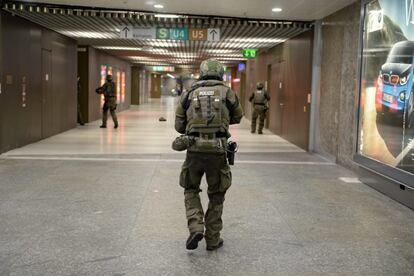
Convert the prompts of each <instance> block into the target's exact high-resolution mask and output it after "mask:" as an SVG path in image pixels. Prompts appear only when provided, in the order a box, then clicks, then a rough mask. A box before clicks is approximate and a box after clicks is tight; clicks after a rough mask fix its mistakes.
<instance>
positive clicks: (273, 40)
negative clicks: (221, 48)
mask: <svg viewBox="0 0 414 276" xmlns="http://www.w3.org/2000/svg"><path fill="white" fill-rule="evenodd" d="M285 40H286V39H281V38H265V37H247V38H243V37H238V38H229V39H228V40H227V41H229V42H257V43H278V42H284V41H285Z"/></svg>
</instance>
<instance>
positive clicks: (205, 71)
mask: <svg viewBox="0 0 414 276" xmlns="http://www.w3.org/2000/svg"><path fill="white" fill-rule="evenodd" d="M223 75H224V66H223V64H221V63H220V62H219V61H217V60H215V59H208V60H205V61H203V62H202V63H201V65H200V79H219V80H223Z"/></svg>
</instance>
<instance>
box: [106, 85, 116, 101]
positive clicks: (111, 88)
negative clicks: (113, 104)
mask: <svg viewBox="0 0 414 276" xmlns="http://www.w3.org/2000/svg"><path fill="white" fill-rule="evenodd" d="M104 96H105V98H110V97H116V84H115V83H114V82H106V83H105V84H104Z"/></svg>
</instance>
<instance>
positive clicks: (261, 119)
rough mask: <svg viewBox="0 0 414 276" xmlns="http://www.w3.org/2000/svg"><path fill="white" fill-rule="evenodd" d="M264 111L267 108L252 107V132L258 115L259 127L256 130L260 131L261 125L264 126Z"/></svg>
mask: <svg viewBox="0 0 414 276" xmlns="http://www.w3.org/2000/svg"><path fill="white" fill-rule="evenodd" d="M266 112H267V109H265V108H264V107H263V106H259V107H257V106H255V107H254V108H253V114H252V128H251V130H252V132H253V133H254V132H256V121H257V118H258V117H259V128H258V131H259V132H262V131H263V127H264V121H265V119H266Z"/></svg>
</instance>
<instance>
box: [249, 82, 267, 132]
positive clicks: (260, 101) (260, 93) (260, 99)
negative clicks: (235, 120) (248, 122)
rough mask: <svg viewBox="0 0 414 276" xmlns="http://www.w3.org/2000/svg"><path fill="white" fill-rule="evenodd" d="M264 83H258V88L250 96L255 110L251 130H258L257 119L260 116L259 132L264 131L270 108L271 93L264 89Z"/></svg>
mask: <svg viewBox="0 0 414 276" xmlns="http://www.w3.org/2000/svg"><path fill="white" fill-rule="evenodd" d="M263 88H264V87H263V84H262V83H260V82H259V83H258V84H257V90H256V91H255V92H254V93H252V95H251V96H250V98H249V101H250V102H251V103H252V104H253V112H252V126H251V132H252V133H255V132H256V121H257V118H258V117H259V128H258V133H259V134H262V133H263V127H264V121H265V119H266V113H267V110H268V109H269V107H268V101H269V100H270V97H269V94H268V93H267V92H266V91H264V90H263Z"/></svg>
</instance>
